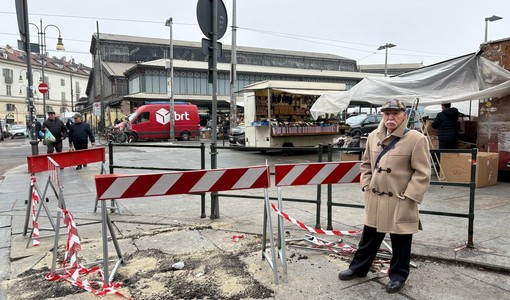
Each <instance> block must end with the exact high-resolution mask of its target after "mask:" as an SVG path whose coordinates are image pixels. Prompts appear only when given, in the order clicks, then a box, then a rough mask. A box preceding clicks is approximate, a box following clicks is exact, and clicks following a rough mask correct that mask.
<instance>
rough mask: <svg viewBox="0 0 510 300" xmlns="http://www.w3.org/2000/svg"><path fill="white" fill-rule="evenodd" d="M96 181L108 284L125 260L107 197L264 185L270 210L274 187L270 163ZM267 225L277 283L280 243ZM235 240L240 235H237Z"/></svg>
mask: <svg viewBox="0 0 510 300" xmlns="http://www.w3.org/2000/svg"><path fill="white" fill-rule="evenodd" d="M95 183H96V193H97V199H98V200H101V214H102V217H101V219H102V228H103V229H102V236H103V273H104V279H105V283H106V284H108V282H110V281H111V280H112V279H113V277H114V276H115V274H116V270H117V267H118V266H119V265H120V263H121V262H122V261H123V258H122V251H121V249H120V245H119V243H118V242H117V238H116V236H115V231H114V230H113V225H112V224H111V220H110V217H109V215H108V209H107V208H106V204H105V203H106V200H117V199H119V200H120V199H125V198H142V197H155V196H165V195H178V194H195V193H197V194H198V193H207V192H219V191H233V190H242V189H257V188H264V189H266V190H265V191H264V195H265V197H264V202H265V207H264V209H265V210H266V211H268V210H269V209H270V208H269V196H268V192H267V188H268V187H270V185H271V182H270V176H269V166H267V165H266V166H253V167H244V168H229V169H210V170H197V171H184V172H168V173H158V174H126V175H121V174H108V175H96V176H95ZM265 221H266V220H265ZM264 228H266V227H264ZM267 228H268V230H269V231H270V234H269V238H270V244H271V256H270V257H269V256H268V255H267V253H265V244H266V243H262V244H263V249H262V251H263V256H264V258H268V259H269V260H268V263H269V265H270V267H271V268H272V269H273V275H274V280H275V283H278V272H277V269H276V260H277V258H276V247H275V243H274V240H273V231H272V225H271V222H270V220H269V221H268V223H267ZM107 230H109V231H110V236H111V241H112V242H113V245H114V247H115V250H116V252H117V263H116V266H115V268H114V270H113V271H112V274H111V275H110V276H109V272H110V271H109V267H108V263H109V257H108V255H106V254H107V253H108V236H107ZM264 230H266V229H264ZM264 234H265V233H264ZM239 238H241V237H237V239H239ZM263 239H264V238H263ZM233 240H234V241H235V240H236V239H235V238H234V239H233ZM285 272H286V267H285Z"/></svg>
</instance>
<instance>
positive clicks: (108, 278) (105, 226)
mask: <svg viewBox="0 0 510 300" xmlns="http://www.w3.org/2000/svg"><path fill="white" fill-rule="evenodd" d="M101 231H102V232H101V235H102V237H103V274H104V281H105V284H107V285H108V284H110V282H112V281H113V278H114V277H115V274H116V273H117V270H118V268H119V266H120V264H121V263H122V262H123V258H122V251H121V249H120V246H119V242H118V241H117V235H116V234H115V229H114V228H113V225H112V222H111V220H110V216H109V215H108V207H107V206H106V200H103V201H101ZM108 231H110V236H111V238H112V242H113V246H114V247H115V251H116V252H117V262H116V263H115V266H114V267H113V269H112V272H111V274H110V270H109V267H108V261H109V259H108Z"/></svg>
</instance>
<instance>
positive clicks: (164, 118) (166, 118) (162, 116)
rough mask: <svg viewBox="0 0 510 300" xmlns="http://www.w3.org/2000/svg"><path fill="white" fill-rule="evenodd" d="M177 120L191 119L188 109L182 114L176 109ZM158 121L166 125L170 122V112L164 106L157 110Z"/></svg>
mask: <svg viewBox="0 0 510 300" xmlns="http://www.w3.org/2000/svg"><path fill="white" fill-rule="evenodd" d="M174 116H175V121H181V120H188V121H189V120H190V118H189V113H188V112H187V111H185V112H183V113H182V114H178V113H177V112H176V111H174ZM156 122H158V123H160V124H163V125H166V124H168V123H170V112H169V111H168V110H166V109H164V108H161V109H160V110H158V111H157V112H156Z"/></svg>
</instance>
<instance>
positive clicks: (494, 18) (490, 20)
mask: <svg viewBox="0 0 510 300" xmlns="http://www.w3.org/2000/svg"><path fill="white" fill-rule="evenodd" d="M501 19H503V18H502V17H498V16H495V15H492V17H487V18H485V39H484V42H485V43H487V28H488V27H489V25H488V24H489V22H494V21H497V20H501Z"/></svg>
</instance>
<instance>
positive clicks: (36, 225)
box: [30, 176, 41, 246]
mask: <svg viewBox="0 0 510 300" xmlns="http://www.w3.org/2000/svg"><path fill="white" fill-rule="evenodd" d="M36 180H37V179H36V178H35V176H31V177H30V187H31V189H32V205H31V207H32V209H31V210H32V228H33V232H32V243H33V245H34V246H39V244H40V243H41V240H40V239H39V223H37V217H36V215H37V214H36V209H35V207H36V206H37V204H39V201H40V200H41V199H40V197H39V193H38V192H37V189H36V188H35V182H36Z"/></svg>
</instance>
